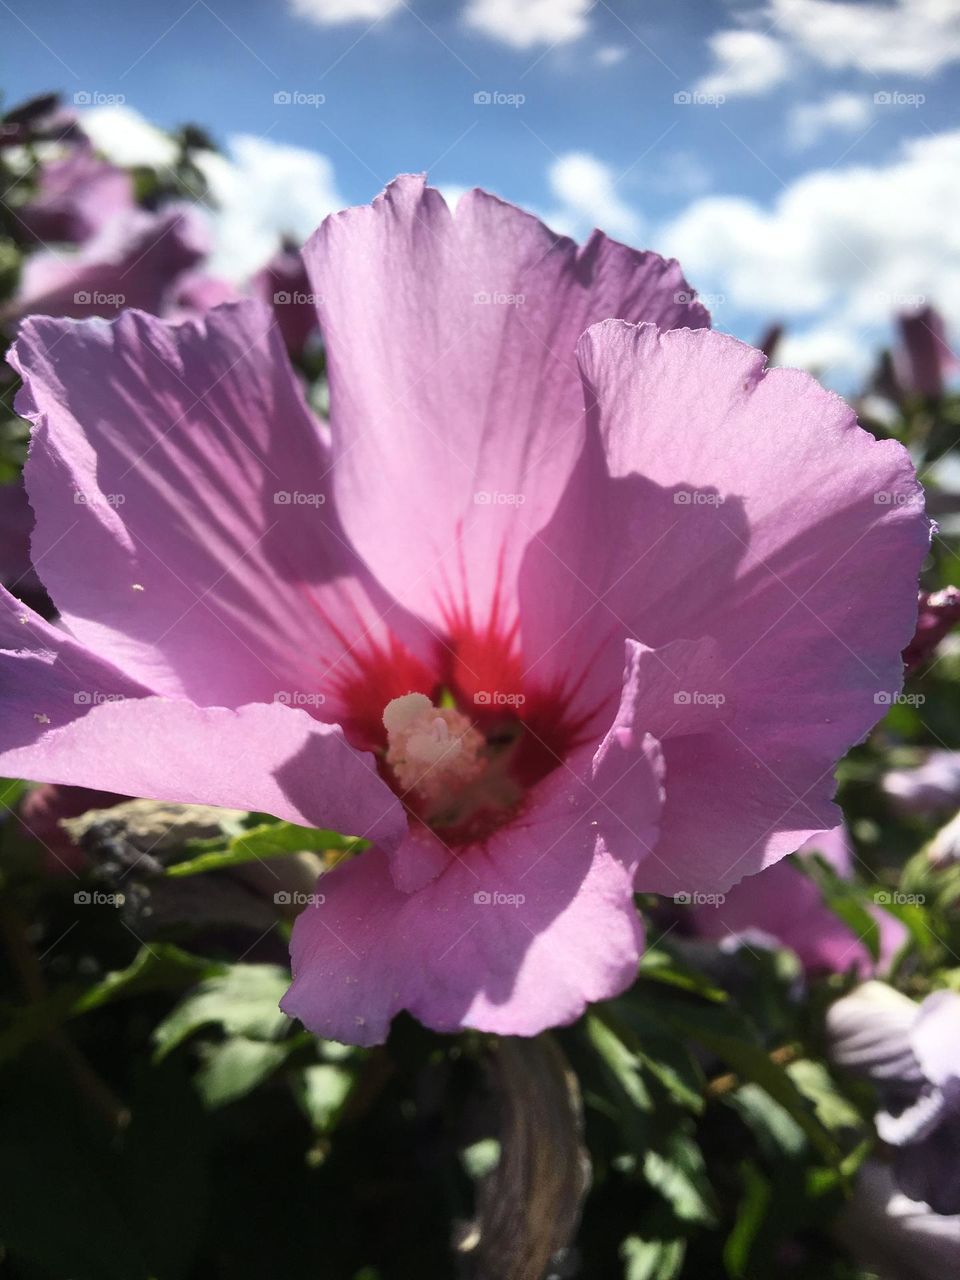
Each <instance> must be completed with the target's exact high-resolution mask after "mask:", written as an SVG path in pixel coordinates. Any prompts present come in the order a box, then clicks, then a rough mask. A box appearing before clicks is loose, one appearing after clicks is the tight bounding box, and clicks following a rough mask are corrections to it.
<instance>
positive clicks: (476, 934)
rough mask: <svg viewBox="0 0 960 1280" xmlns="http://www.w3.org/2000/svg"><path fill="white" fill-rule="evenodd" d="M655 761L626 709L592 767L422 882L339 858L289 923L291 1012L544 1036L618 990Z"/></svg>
mask: <svg viewBox="0 0 960 1280" xmlns="http://www.w3.org/2000/svg"><path fill="white" fill-rule="evenodd" d="M624 701H625V704H626V703H627V699H626V697H625V700H624ZM661 771H662V765H661V762H660V756H659V749H658V747H657V744H656V742H655V741H654V739H652V738H650V737H649V736H644V735H642V734H636V735H635V734H634V731H633V728H632V724H631V721H630V713H629V709H628V707H627V706H626V705H625V707H624V709H623V711H622V713H621V715H620V716H618V719H617V722H616V723H615V724H614V725H613V727H612V728H611V730H610V732H609V734H608V735H607V738H606V739H605V741H604V744H603V746H602V747H601V749H600V750H599V751H598V752H597V754H596V756H595V758H594V759H593V761H592V762H591V760H590V757H589V753H581V757H580V760H579V761H578V764H577V766H576V768H572V767H569V766H564V767H562V768H559V769H557V770H555V771H554V772H553V773H552V774H551V775H550V776H549V777H548V778H547V779H546V780H545V781H544V782H543V783H542V784H541V785H540V787H538V788H537V789H536V791H535V793H533V794H532V795H531V797H530V798H529V802H528V806H527V808H526V809H525V811H524V813H523V815H522V817H521V818H520V819H518V820H517V821H515V822H513V823H511V824H510V825H509V826H506V827H504V828H502V829H501V830H500V831H499V832H497V833H496V834H495V835H493V836H492V837H491V838H490V839H489V840H488V841H487V843H486V844H485V845H484V846H483V847H472V848H469V849H466V850H464V851H463V856H462V857H461V856H456V857H452V858H451V860H450V861H449V862H448V865H447V867H446V869H445V870H444V871H443V872H442V874H440V875H439V876H438V877H437V878H436V879H434V880H432V881H431V882H430V883H429V884H427V885H426V886H425V887H423V888H421V889H419V891H418V892H415V893H410V894H406V893H403V892H402V891H401V890H400V889H398V888H397V886H396V884H395V883H394V881H393V879H392V878H391V874H390V868H389V863H388V860H387V859H386V858H384V857H383V856H382V855H381V854H380V853H379V851H376V850H371V851H369V852H367V853H365V854H363V855H361V857H359V858H356V859H353V860H352V861H349V862H345V863H341V864H340V865H339V866H338V867H335V868H334V869H333V870H332V871H330V872H328V873H326V874H325V875H324V876H321V878H320V881H319V882H318V885H317V888H318V901H317V903H316V904H315V905H313V906H311V907H309V908H307V910H305V911H304V912H303V913H302V914H301V915H300V916H299V917H298V919H297V923H296V925H295V926H294V931H293V938H292V940H291V957H292V963H293V975H294V980H293V985H292V986H291V987H290V990H289V991H288V992H287V995H286V996H285V997H284V999H283V1001H282V1002H281V1004H282V1007H283V1008H284V1009H285V1010H286V1012H287V1013H289V1014H291V1015H293V1016H294V1017H297V1018H299V1019H300V1020H301V1021H302V1022H303V1023H304V1024H305V1025H306V1026H307V1027H309V1028H310V1030H312V1031H314V1032H315V1033H317V1034H318V1035H324V1036H329V1037H332V1038H333V1039H336V1040H344V1041H347V1042H349V1043H355V1044H377V1043H380V1042H381V1041H382V1040H384V1039H385V1038H386V1035H387V1033H388V1031H389V1024H390V1020H391V1018H393V1016H394V1015H395V1014H397V1013H398V1012H399V1011H400V1010H401V1009H407V1010H409V1011H410V1012H411V1013H412V1014H413V1015H414V1016H415V1017H417V1018H419V1020H420V1021H421V1022H423V1023H425V1024H426V1025H427V1026H429V1027H433V1028H434V1029H435V1030H438V1031H454V1030H456V1029H458V1028H460V1027H466V1026H469V1027H476V1028H479V1029H480V1030H484V1031H491V1032H496V1033H499V1034H503V1035H536V1034H537V1033H538V1032H540V1031H542V1030H543V1029H544V1028H545V1027H550V1026H558V1025H562V1024H565V1023H568V1022H572V1021H573V1020H574V1019H575V1018H577V1017H578V1016H579V1015H580V1014H581V1013H582V1012H583V1010H584V1007H585V1006H586V1004H587V1003H589V1002H590V1001H593V1000H601V999H605V998H607V997H609V996H612V995H615V994H617V993H618V992H620V991H622V990H623V989H624V988H625V987H626V986H628V985H629V984H630V982H632V981H633V978H634V976H635V974H636V966H637V961H638V958H639V955H640V950H641V946H642V933H641V927H640V921H639V919H638V916H637V912H636V910H635V907H634V904H633V891H632V883H633V875H634V871H635V868H636V865H637V862H638V860H639V858H640V857H641V856H642V855H643V853H644V852H645V851H646V850H648V849H649V847H650V845H651V844H652V842H653V840H654V839H655V832H656V820H657V813H658V810H659V805H660V800H661V789H660V787H661Z"/></svg>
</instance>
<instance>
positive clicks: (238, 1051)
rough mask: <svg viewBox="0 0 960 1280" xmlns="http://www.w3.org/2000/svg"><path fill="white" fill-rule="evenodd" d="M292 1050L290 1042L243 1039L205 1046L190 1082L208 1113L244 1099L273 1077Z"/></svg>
mask: <svg viewBox="0 0 960 1280" xmlns="http://www.w3.org/2000/svg"><path fill="white" fill-rule="evenodd" d="M295 1047H296V1046H295V1043H294V1042H293V1041H290V1042H287V1043H284V1044H272V1043H271V1042H270V1041H268V1040H266V1041H265V1040H248V1039H246V1037H244V1036H235V1037H233V1039H231V1040H225V1041H224V1042H223V1043H222V1044H214V1045H209V1046H207V1048H206V1049H205V1051H204V1063H203V1066H202V1067H201V1068H200V1070H199V1071H198V1072H197V1074H196V1076H195V1077H194V1083H195V1084H196V1086H197V1089H198V1090H199V1092H200V1096H201V1098H202V1099H203V1101H204V1103H205V1104H206V1106H208V1107H209V1108H211V1110H212V1109H214V1108H216V1107H222V1106H225V1105H226V1104H227V1103H228V1102H235V1101H236V1100H237V1099H238V1098H242V1097H244V1096H245V1095H246V1094H248V1093H250V1092H251V1090H253V1089H255V1088H256V1087H257V1085H258V1084H262V1083H263V1081H264V1080H266V1079H267V1078H268V1077H269V1076H271V1075H273V1073H274V1071H276V1069H277V1067H279V1066H280V1064H281V1063H282V1062H283V1061H284V1060H285V1059H286V1058H287V1057H288V1055H289V1054H290V1052H291V1051H292V1050H293V1049H294V1048H295Z"/></svg>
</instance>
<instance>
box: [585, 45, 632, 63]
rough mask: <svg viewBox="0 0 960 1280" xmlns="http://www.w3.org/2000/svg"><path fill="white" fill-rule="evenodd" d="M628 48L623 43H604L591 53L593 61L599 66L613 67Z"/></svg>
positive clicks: (625, 53) (620, 60)
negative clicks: (600, 47)
mask: <svg viewBox="0 0 960 1280" xmlns="http://www.w3.org/2000/svg"><path fill="white" fill-rule="evenodd" d="M629 52H630V50H629V49H628V48H627V47H626V45H623V44H606V45H604V46H603V48H602V49H598V50H597V52H596V53H595V54H594V55H593V57H594V61H595V62H598V63H599V64H600V66H601V67H615V66H616V65H617V63H618V62H622V61H623V60H624V58H625V57H626V56H627V54H628V53H629Z"/></svg>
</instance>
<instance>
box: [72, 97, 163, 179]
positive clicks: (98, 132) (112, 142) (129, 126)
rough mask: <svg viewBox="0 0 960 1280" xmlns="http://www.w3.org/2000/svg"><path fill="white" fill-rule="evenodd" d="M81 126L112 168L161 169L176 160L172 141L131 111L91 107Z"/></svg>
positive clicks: (122, 108) (137, 113)
mask: <svg viewBox="0 0 960 1280" xmlns="http://www.w3.org/2000/svg"><path fill="white" fill-rule="evenodd" d="M80 122H81V124H82V125H83V128H84V132H85V133H86V134H87V136H88V137H89V138H90V140H91V141H92V142H93V145H94V146H95V147H96V148H97V150H98V151H102V152H103V154H104V155H105V156H106V157H107V159H108V160H112V161H113V163H114V164H119V165H122V166H124V167H128V166H131V165H138V164H142V165H147V166H149V167H150V168H157V169H162V168H165V167H166V166H168V165H172V164H173V163H174V161H175V160H176V158H177V147H176V143H175V142H174V141H173V139H172V138H170V137H168V136H167V134H165V133H164V132H163V131H162V130H160V129H158V128H157V127H156V125H152V124H151V123H150V122H149V120H145V119H144V118H143V116H142V115H140V113H139V111H134V110H133V108H132V107H125V106H115V107H92V108H91V109H90V110H89V111H84V112H82V113H81V115H80Z"/></svg>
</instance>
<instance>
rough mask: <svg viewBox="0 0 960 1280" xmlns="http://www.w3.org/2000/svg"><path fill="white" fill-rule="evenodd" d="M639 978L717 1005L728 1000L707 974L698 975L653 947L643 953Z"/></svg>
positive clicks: (674, 958) (662, 950) (664, 951)
mask: <svg viewBox="0 0 960 1280" xmlns="http://www.w3.org/2000/svg"><path fill="white" fill-rule="evenodd" d="M638 976H639V977H640V978H646V979H648V980H649V981H651V982H662V983H665V984H666V985H667V986H671V987H679V989H680V990H681V991H689V992H691V993H692V994H694V995H698V996H701V997H702V998H703V999H704V1000H711V1001H713V1002H715V1003H717V1004H723V1003H724V1002H725V1001H726V1000H727V998H728V997H727V993H726V992H725V991H724V990H723V989H722V987H718V986H716V985H715V984H714V982H713V981H712V980H711V979H710V978H708V977H707V976H706V974H703V973H698V972H697V970H696V969H693V968H691V967H690V966H689V965H686V964H683V963H682V962H681V961H680V960H679V959H678V958H677V957H676V956H673V955H671V954H670V952H668V951H666V950H664V949H662V948H657V947H651V949H650V950H649V951H645V952H644V953H643V955H642V956H641V957H640V967H639V969H638Z"/></svg>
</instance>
